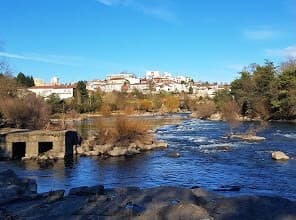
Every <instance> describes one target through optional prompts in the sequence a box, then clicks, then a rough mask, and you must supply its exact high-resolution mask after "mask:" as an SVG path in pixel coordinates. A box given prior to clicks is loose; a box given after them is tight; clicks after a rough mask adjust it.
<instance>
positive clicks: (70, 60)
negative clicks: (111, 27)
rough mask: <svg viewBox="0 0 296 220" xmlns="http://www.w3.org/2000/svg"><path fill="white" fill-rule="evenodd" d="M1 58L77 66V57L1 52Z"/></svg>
mask: <svg viewBox="0 0 296 220" xmlns="http://www.w3.org/2000/svg"><path fill="white" fill-rule="evenodd" d="M0 56H1V57H7V58H12V59H20V60H29V61H36V62H44V63H52V64H59V65H67V66H77V65H78V64H77V61H78V59H79V58H77V57H67V56H58V55H41V54H15V53H7V52H3V51H0Z"/></svg>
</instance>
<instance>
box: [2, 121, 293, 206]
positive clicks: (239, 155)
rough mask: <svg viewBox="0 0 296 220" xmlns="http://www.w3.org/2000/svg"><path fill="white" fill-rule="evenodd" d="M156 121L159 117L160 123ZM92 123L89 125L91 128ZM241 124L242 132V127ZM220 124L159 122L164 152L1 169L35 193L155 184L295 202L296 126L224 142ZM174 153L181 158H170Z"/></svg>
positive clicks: (19, 164) (276, 125)
mask: <svg viewBox="0 0 296 220" xmlns="http://www.w3.org/2000/svg"><path fill="white" fill-rule="evenodd" d="M159 120H160V119H159ZM91 123H92V122H88V126H89V129H92V126H91ZM248 126H250V124H249V123H244V124H243V125H242V126H241V129H242V130H243V129H246V127H248ZM228 131H229V127H228V125H227V124H226V123H225V122H221V121H206V120H198V119H186V118H184V119H182V121H180V122H178V123H177V124H171V123H163V124H162V125H161V127H159V128H158V129H157V130H156V136H157V138H158V139H161V140H165V141H167V142H168V144H169V148H168V149H166V150H157V151H151V152H147V153H144V154H141V155H137V156H133V157H119V158H107V159H100V158H98V157H80V158H79V157H77V158H73V160H72V161H64V160H60V161H58V162H57V163H55V164H54V165H52V166H49V167H42V166H40V165H38V164H37V163H36V162H34V161H26V162H20V161H6V162H4V161H1V162H0V170H4V169H7V168H10V169H13V170H14V171H15V172H16V173H17V174H18V175H20V176H27V177H30V178H33V179H35V180H36V181H37V183H38V192H45V191H49V190H55V189H66V190H69V189H70V188H73V187H77V186H82V185H86V186H92V185H97V184H103V185H104V186H105V187H107V188H113V187H120V186H139V187H142V188H146V187H153V186H159V185H173V186H183V187H197V186H199V187H203V188H206V189H208V190H220V189H223V188H226V189H227V188H231V187H234V188H235V189H239V190H236V191H226V192H220V193H223V194H225V195H229V196H236V195H242V194H245V195H246V194H247V195H269V196H281V197H285V198H289V199H292V200H296V172H295V170H296V160H295V159H293V158H296V129H295V124H292V123H291V124H290V123H271V124H269V126H268V127H267V128H265V130H263V131H261V132H259V135H260V136H263V137H265V138H266V140H264V141H260V142H247V141H241V140H229V139H227V138H225V135H226V134H227V132H228ZM275 150H281V151H283V152H285V153H287V154H288V155H289V156H290V157H291V158H292V159H291V160H288V161H285V162H278V161H274V160H272V159H271V152H272V151H275ZM176 153H179V154H180V157H175V156H174V155H176Z"/></svg>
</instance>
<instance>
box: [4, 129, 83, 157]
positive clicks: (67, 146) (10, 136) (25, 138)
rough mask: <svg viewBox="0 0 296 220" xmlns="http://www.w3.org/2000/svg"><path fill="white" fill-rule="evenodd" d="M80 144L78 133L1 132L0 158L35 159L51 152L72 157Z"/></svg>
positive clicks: (21, 130) (70, 131)
mask: <svg viewBox="0 0 296 220" xmlns="http://www.w3.org/2000/svg"><path fill="white" fill-rule="evenodd" d="M78 144H79V136H78V134H77V132H76V131H72V130H63V131H44V130H36V131H30V130H24V129H14V130H6V131H1V130H0V156H1V157H2V158H9V159H21V158H23V157H27V158H34V157H38V156H40V155H42V154H43V153H46V152H48V151H51V152H52V153H53V154H54V155H57V156H59V157H66V156H72V155H73V152H74V147H75V146H76V145H78Z"/></svg>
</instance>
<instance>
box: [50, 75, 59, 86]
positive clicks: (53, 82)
mask: <svg viewBox="0 0 296 220" xmlns="http://www.w3.org/2000/svg"><path fill="white" fill-rule="evenodd" d="M50 85H52V86H56V85H60V79H59V78H58V77H56V76H54V77H52V78H51V80H50Z"/></svg>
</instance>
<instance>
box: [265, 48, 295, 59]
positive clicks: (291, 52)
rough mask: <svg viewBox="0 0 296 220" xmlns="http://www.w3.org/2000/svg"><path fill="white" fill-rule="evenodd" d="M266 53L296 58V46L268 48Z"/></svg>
mask: <svg viewBox="0 0 296 220" xmlns="http://www.w3.org/2000/svg"><path fill="white" fill-rule="evenodd" d="M265 53H266V54H267V55H268V56H275V57H286V58H290V57H292V58H296V46H289V47H286V48H283V49H267V50H265Z"/></svg>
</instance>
